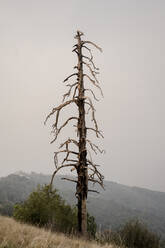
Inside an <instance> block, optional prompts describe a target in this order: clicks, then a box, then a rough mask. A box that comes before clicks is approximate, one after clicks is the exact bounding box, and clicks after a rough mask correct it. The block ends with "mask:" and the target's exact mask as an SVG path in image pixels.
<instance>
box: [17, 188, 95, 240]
mask: <svg viewBox="0 0 165 248" xmlns="http://www.w3.org/2000/svg"><path fill="white" fill-rule="evenodd" d="M13 216H14V218H15V219H16V220H19V221H21V222H26V223H30V224H33V225H37V226H39V227H43V226H44V227H48V228H51V230H55V231H60V232H65V233H76V232H77V208H75V207H71V206H70V205H68V204H66V202H65V201H64V200H63V199H62V198H61V196H60V195H59V194H58V193H57V190H53V191H52V192H50V191H49V186H47V185H45V186H43V187H40V186H38V188H37V190H36V191H34V192H32V193H31V194H30V195H29V197H28V199H27V200H26V201H24V202H23V203H19V204H16V205H15V206H14V214H13ZM87 219H88V232H89V234H90V236H93V237H94V236H95V233H96V223H95V220H94V217H93V216H90V215H89V214H88V218H87Z"/></svg>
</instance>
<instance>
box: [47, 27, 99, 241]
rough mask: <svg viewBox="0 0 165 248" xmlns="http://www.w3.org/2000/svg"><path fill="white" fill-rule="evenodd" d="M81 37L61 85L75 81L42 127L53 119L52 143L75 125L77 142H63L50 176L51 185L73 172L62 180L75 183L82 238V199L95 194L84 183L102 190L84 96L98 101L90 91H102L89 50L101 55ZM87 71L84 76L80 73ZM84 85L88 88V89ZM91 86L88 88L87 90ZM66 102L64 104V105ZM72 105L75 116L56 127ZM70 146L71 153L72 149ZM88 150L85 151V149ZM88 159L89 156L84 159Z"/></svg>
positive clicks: (89, 105) (84, 230) (90, 111)
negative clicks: (74, 59) (61, 172)
mask: <svg viewBox="0 0 165 248" xmlns="http://www.w3.org/2000/svg"><path fill="white" fill-rule="evenodd" d="M82 36H83V33H82V32H80V31H77V33H76V36H75V39H77V43H76V44H75V45H74V46H73V52H75V53H76V54H77V57H78V63H77V65H76V66H75V67H74V69H75V70H76V72H75V73H73V74H71V75H69V76H68V77H67V78H66V79H65V80H64V82H66V83H68V81H69V80H73V79H74V80H75V81H74V82H73V83H68V84H67V85H66V86H67V87H68V88H69V90H68V92H67V93H66V94H64V95H63V103H62V104H60V105H59V106H58V107H55V108H53V109H52V111H51V112H50V113H49V115H48V116H47V117H46V120H45V123H46V122H47V120H48V119H49V118H50V117H51V116H53V115H54V116H55V122H54V124H53V125H52V128H53V130H52V132H53V134H54V139H53V140H52V141H51V143H53V142H55V141H56V139H57V137H58V135H59V134H60V132H61V130H62V129H63V128H64V127H65V126H66V125H67V124H69V123H70V122H72V121H73V122H75V124H74V127H75V128H76V132H77V140H76V139H71V138H68V139H67V140H66V141H65V142H63V143H62V144H61V145H60V147H59V150H58V151H56V152H55V154H54V162H55V171H54V173H53V175H52V179H51V185H52V182H53V179H54V177H55V175H56V173H57V172H58V171H59V170H61V169H63V168H66V167H71V171H74V170H75V171H76V172H77V178H76V179H75V180H74V179H72V178H63V179H66V180H69V181H72V182H75V183H76V197H77V199H78V205H77V206H78V230H79V232H80V233H81V234H82V235H83V236H86V234H87V208H86V199H87V195H88V192H89V191H92V192H96V193H98V192H97V191H96V190H93V189H89V188H88V182H92V183H93V184H95V183H98V184H99V185H101V187H103V179H104V177H103V175H102V174H101V173H100V172H99V170H98V166H99V165H96V164H95V163H94V162H93V161H92V158H91V155H90V149H91V150H92V151H93V152H95V153H96V154H97V152H100V153H102V152H103V151H102V150H101V149H100V148H99V147H98V146H97V145H95V144H93V143H92V141H91V140H89V139H88V132H90V131H91V132H94V133H95V135H96V137H97V138H99V137H102V138H103V135H102V132H101V131H100V130H99V128H98V124H97V121H96V118H95V108H94V105H93V102H92V99H91V98H90V97H89V96H88V95H87V94H88V93H90V95H91V96H92V98H93V99H94V100H96V101H98V99H97V98H96V96H95V93H94V91H93V90H92V88H93V87H96V88H97V89H98V90H99V91H100V93H101V95H102V90H101V88H100V85H99V81H98V79H97V77H96V76H97V74H99V68H97V67H96V66H95V64H94V61H93V55H92V51H91V49H90V48H89V47H90V46H91V47H92V46H93V47H94V48H96V49H98V50H99V51H102V49H101V48H100V47H99V46H97V45H96V44H95V43H93V42H91V41H83V40H82V39H81V37H82ZM85 70H86V71H87V72H86V73H85V72H84V71H85ZM87 85H90V86H89V88H88V87H87ZM91 86H92V87H91ZM66 98H68V100H67V101H66ZM71 104H75V105H76V107H77V109H78V111H77V112H78V115H77V116H71V117H69V118H68V119H67V120H66V121H65V122H64V123H63V124H62V125H59V116H60V114H61V110H63V109H64V108H65V107H67V106H68V105H71ZM88 114H91V117H92V120H91V121H92V123H93V125H92V126H91V127H90V126H89V127H87V126H86V119H85V117H86V115H88ZM73 145H74V146H75V149H73V148H72V147H73ZM88 147H89V149H88ZM60 154H63V155H64V156H63V161H62V162H61V163H60V164H59V162H58V158H59V155H60ZM88 155H90V156H89V157H88Z"/></svg>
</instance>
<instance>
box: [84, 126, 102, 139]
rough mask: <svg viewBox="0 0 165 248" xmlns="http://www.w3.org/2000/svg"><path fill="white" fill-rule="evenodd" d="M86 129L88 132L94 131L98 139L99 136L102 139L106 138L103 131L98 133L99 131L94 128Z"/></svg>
mask: <svg viewBox="0 0 165 248" xmlns="http://www.w3.org/2000/svg"><path fill="white" fill-rule="evenodd" d="M86 129H87V130H92V131H94V132H95V133H96V137H98V134H99V135H100V136H101V137H102V138H104V136H103V135H102V133H101V131H98V130H96V129H94V128H92V127H87V128H86Z"/></svg>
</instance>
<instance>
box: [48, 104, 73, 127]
mask: <svg viewBox="0 0 165 248" xmlns="http://www.w3.org/2000/svg"><path fill="white" fill-rule="evenodd" d="M72 102H74V103H76V104H77V100H76V99H72V100H69V101H66V102H64V103H63V104H60V105H59V106H58V107H56V108H53V110H52V112H50V114H49V115H48V116H47V117H46V119H45V121H44V124H46V122H47V120H48V119H49V118H50V116H52V115H53V114H54V113H56V112H57V114H56V122H55V124H54V126H57V123H58V117H59V112H60V110H61V109H62V108H64V107H65V106H67V105H69V104H71V103H72Z"/></svg>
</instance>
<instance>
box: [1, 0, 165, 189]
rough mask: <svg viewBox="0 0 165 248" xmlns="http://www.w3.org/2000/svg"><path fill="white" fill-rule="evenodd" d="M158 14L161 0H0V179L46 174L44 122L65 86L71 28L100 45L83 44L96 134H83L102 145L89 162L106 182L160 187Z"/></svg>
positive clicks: (162, 139)
mask: <svg viewBox="0 0 165 248" xmlns="http://www.w3.org/2000/svg"><path fill="white" fill-rule="evenodd" d="M164 12H165V2H164V1H162V0H157V1H154V0H144V1H137V0H131V1H130V0H124V1H123V0H116V1H114V0H110V1H105V0H103V1H99V0H95V1H90V2H89V1H87V0H84V1H83V3H82V2H80V1H77V0H71V1H65V0H61V1H60V2H59V1H52V0H48V1H44V0H40V1H39V0H35V1H32V0H29V1H25V0H15V1H12V0H2V1H1V2H0V54H1V56H0V65H1V66H0V113H1V122H0V137H1V139H0V149H1V152H0V177H2V176H6V175H8V174H11V173H13V172H16V171H19V170H22V171H25V172H30V171H34V172H39V173H44V174H50V173H52V172H53V169H54V164H53V153H54V151H55V149H56V145H55V144H52V145H50V141H51V136H50V131H51V125H52V122H51V121H50V122H48V123H47V125H46V126H44V120H45V117H46V115H47V114H48V113H49V112H50V111H51V109H52V108H53V107H54V106H57V105H59V104H60V103H61V100H62V95H63V94H64V93H65V92H66V90H67V89H66V87H64V84H62V81H63V80H64V79H65V78H66V77H67V76H68V75H69V74H71V73H73V67H74V66H75V64H76V63H77V61H76V56H75V55H74V54H73V53H72V52H71V51H72V46H73V45H74V44H75V39H74V35H75V33H76V30H77V29H78V30H81V31H82V32H83V33H84V37H83V38H84V39H87V40H91V41H94V42H96V43H97V44H98V45H99V46H101V47H102V49H103V53H99V52H98V51H95V50H94V49H93V51H94V61H95V63H96V65H97V66H98V67H99V68H100V75H99V80H100V86H101V87H102V90H103V92H104V98H102V97H101V96H100V94H99V92H98V91H97V90H96V95H97V97H98V98H100V101H99V103H97V102H96V104H95V106H96V117H97V120H98V123H99V127H100V129H101V130H103V132H104V137H105V138H104V139H99V140H97V139H95V140H93V141H94V142H95V143H97V144H98V143H99V145H100V146H101V147H103V148H104V149H105V150H106V153H105V154H104V155H98V156H97V157H94V159H95V161H97V162H98V163H101V164H102V166H101V167H100V169H101V171H102V173H103V175H104V176H105V179H106V180H110V181H114V182H117V183H121V184H124V185H129V186H138V187H143V188H148V189H152V190H157V191H163V192H165V180H164V174H165V166H164V162H165V151H164V149H165V131H164V126H165V116H164V109H163V108H164V105H165V97H164V95H165V93H164V92H165V90H164V89H165V86H164V79H165V75H164V67H165V60H164V54H165V46H164V44H165V34H164V26H165V15H164ZM71 111H72V110H71ZM64 116H65V115H64ZM71 130H72V129H69V132H71ZM64 134H65V135H66V134H67V131H66V132H64ZM69 135H70V136H71V135H72V134H69ZM61 137H62V139H63V136H61ZM58 143H60V140H58ZM64 173H66V172H65V171H64Z"/></svg>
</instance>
